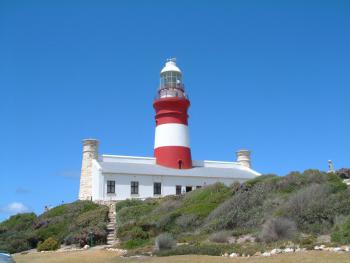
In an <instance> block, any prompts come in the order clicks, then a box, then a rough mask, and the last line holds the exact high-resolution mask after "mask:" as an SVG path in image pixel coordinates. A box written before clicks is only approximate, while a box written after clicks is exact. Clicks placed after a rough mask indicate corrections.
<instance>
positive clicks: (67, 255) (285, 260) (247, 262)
mask: <svg viewBox="0 0 350 263" xmlns="http://www.w3.org/2000/svg"><path fill="white" fill-rule="evenodd" d="M14 258H15V260H16V262H17V263H63V262H64V263H78V262H79V263H90V262H91V263H112V262H113V263H136V262H145V263H188V262H191V263H228V262H231V263H234V262H244V263H295V262H303V263H348V262H349V261H350V255H349V254H348V253H334V252H320V251H309V252H303V253H293V254H283V255H277V256H272V257H251V258H249V259H246V258H245V259H242V258H238V259H237V258H236V259H231V258H223V257H213V256H192V255H186V256H172V257H151V258H148V257H146V258H121V257H118V256H115V253H114V252H109V251H104V250H88V251H79V252H52V253H33V254H27V255H20V254H18V255H15V257H14Z"/></svg>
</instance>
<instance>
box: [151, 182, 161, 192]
mask: <svg viewBox="0 0 350 263" xmlns="http://www.w3.org/2000/svg"><path fill="white" fill-rule="evenodd" d="M153 194H155V195H161V194H162V183H154V184H153Z"/></svg>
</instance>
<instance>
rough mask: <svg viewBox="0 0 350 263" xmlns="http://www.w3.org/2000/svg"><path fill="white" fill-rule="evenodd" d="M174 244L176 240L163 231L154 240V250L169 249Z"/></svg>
mask: <svg viewBox="0 0 350 263" xmlns="http://www.w3.org/2000/svg"><path fill="white" fill-rule="evenodd" d="M175 246H176V241H175V239H174V238H173V236H172V235H170V234H169V233H163V234H160V235H159V236H157V238H156V240H155V247H156V250H159V251H160V250H169V249H172V248H174V247H175Z"/></svg>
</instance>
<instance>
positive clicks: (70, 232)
mask: <svg viewBox="0 0 350 263" xmlns="http://www.w3.org/2000/svg"><path fill="white" fill-rule="evenodd" d="M107 216H108V208H107V207H105V206H101V205H97V204H95V203H92V202H90V201H77V202H74V203H70V204H64V205H60V206H57V207H55V208H53V209H51V210H49V211H47V212H45V213H43V214H42V215H40V216H36V215H35V214H34V213H25V214H18V215H15V216H12V217H10V218H9V219H8V220H6V221H4V222H2V223H0V250H5V251H8V252H10V253H15V252H20V251H24V250H28V249H31V248H36V247H37V249H38V250H55V249H57V248H58V247H59V245H60V244H61V243H64V244H78V245H80V246H83V245H85V244H87V243H88V241H89V238H90V236H93V241H94V242H95V243H97V244H98V243H105V242H106V237H107V230H106V223H107V219H108V218H107ZM55 241H56V243H57V245H55ZM38 244H39V245H38Z"/></svg>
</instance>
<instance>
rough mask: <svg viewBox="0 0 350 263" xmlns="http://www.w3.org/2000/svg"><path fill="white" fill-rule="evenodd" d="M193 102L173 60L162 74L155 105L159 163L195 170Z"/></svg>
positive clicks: (157, 160)
mask: <svg viewBox="0 0 350 263" xmlns="http://www.w3.org/2000/svg"><path fill="white" fill-rule="evenodd" d="M189 106H190V101H189V100H188V98H187V95H186V93H185V87H184V85H183V83H182V73H181V70H180V69H179V68H178V67H177V66H176V60H175V59H169V60H168V61H167V62H166V64H165V67H164V68H163V69H162V71H161V72H160V87H159V89H158V94H157V98H156V99H155V101H154V102H153V107H154V109H155V111H156V116H155V119H156V133H155V141H154V156H155V158H156V163H157V164H159V165H163V166H166V167H170V168H175V169H189V168H192V158H191V149H190V141H189V132H188V122H187V119H188V114H187V110H188V108H189Z"/></svg>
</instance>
